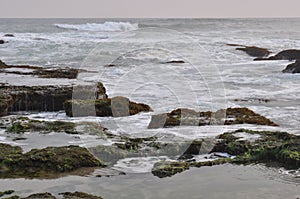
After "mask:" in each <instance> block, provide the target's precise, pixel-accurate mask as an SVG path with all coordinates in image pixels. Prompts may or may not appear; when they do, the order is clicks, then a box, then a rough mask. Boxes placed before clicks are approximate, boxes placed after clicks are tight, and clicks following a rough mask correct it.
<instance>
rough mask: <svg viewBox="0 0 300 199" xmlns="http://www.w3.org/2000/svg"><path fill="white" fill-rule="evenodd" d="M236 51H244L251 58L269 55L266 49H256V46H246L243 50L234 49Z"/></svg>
mask: <svg viewBox="0 0 300 199" xmlns="http://www.w3.org/2000/svg"><path fill="white" fill-rule="evenodd" d="M236 50H241V51H244V52H246V53H247V54H248V55H250V56H252V57H266V56H268V55H269V54H270V53H271V52H270V51H269V50H268V49H266V48H260V47H256V46H246V47H243V48H236Z"/></svg>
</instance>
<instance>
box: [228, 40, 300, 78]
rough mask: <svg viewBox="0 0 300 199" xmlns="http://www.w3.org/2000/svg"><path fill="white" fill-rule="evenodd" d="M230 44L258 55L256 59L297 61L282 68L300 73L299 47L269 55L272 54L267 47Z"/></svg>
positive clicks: (249, 53)
mask: <svg viewBox="0 0 300 199" xmlns="http://www.w3.org/2000/svg"><path fill="white" fill-rule="evenodd" d="M227 45H228V46H239V47H241V48H236V50H240V51H244V52H246V53H247V54H248V55H250V56H252V57H256V58H255V59H254V61H272V60H273V61H274V60H288V61H295V62H294V63H292V64H289V65H287V66H286V68H285V69H283V70H282V72H283V73H300V65H299V60H300V50H298V49H287V50H283V51H280V52H279V53H277V54H275V55H273V56H270V57H267V56H268V55H270V54H271V51H269V50H268V49H267V48H261V47H257V46H246V45H239V44H227Z"/></svg>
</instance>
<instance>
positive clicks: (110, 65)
mask: <svg viewBox="0 0 300 199" xmlns="http://www.w3.org/2000/svg"><path fill="white" fill-rule="evenodd" d="M114 66H116V65H115V64H106V65H104V67H114Z"/></svg>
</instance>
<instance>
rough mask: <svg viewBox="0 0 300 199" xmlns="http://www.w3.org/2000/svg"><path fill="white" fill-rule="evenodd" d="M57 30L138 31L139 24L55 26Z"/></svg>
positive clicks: (113, 23) (105, 23)
mask: <svg viewBox="0 0 300 199" xmlns="http://www.w3.org/2000/svg"><path fill="white" fill-rule="evenodd" d="M54 26H56V27H57V28H61V29H69V30H83V31H96V32H123V31H130V30H137V29H138V28H139V26H138V24H137V23H134V24H132V23H129V22H104V23H86V24H54Z"/></svg>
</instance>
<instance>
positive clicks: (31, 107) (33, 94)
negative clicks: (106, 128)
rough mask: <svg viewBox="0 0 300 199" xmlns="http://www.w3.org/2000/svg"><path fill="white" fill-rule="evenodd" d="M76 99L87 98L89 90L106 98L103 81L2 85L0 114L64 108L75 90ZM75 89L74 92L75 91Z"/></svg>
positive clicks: (0, 88)
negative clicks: (73, 83) (76, 84)
mask: <svg viewBox="0 0 300 199" xmlns="http://www.w3.org/2000/svg"><path fill="white" fill-rule="evenodd" d="M74 90H75V91H76V92H77V93H78V92H81V91H84V92H85V93H80V94H81V95H76V99H87V97H88V95H87V94H86V93H87V92H90V93H92V95H93V98H94V99H95V98H96V97H99V98H106V89H105V87H104V86H103V84H102V83H98V84H97V85H87V86H71V85H69V86H32V87H29V86H9V85H0V116H4V115H6V114H7V111H8V112H14V111H59V110H64V102H65V101H66V100H71V99H72V97H73V95H75V93H76V92H75V91H74ZM73 91H74V92H73Z"/></svg>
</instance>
